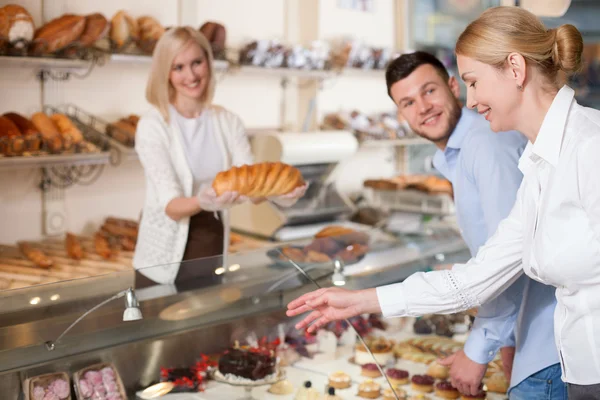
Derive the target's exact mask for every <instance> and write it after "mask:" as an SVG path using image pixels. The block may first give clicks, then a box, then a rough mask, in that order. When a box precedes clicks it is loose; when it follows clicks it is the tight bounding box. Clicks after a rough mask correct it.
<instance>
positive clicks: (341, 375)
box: [329, 371, 352, 389]
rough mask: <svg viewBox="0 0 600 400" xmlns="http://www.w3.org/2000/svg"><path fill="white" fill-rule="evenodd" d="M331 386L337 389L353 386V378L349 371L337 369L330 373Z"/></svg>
mask: <svg viewBox="0 0 600 400" xmlns="http://www.w3.org/2000/svg"><path fill="white" fill-rule="evenodd" d="M329 386H331V387H332V388H336V389H347V388H349V387H350V386H352V380H351V379H350V375H348V374H347V373H345V372H343V371H337V372H334V373H332V374H331V375H329Z"/></svg>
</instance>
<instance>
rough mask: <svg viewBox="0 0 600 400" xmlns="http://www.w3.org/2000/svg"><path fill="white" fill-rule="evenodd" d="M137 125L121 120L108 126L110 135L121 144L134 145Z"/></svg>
mask: <svg viewBox="0 0 600 400" xmlns="http://www.w3.org/2000/svg"><path fill="white" fill-rule="evenodd" d="M135 131H136V128H135V125H133V124H131V123H130V122H129V120H127V119H121V120H119V121H117V122H113V123H112V124H110V125H108V133H109V134H110V135H111V136H112V137H113V138H115V139H117V140H118V141H119V142H121V143H124V144H126V145H133V143H134V142H135Z"/></svg>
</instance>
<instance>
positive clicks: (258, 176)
mask: <svg viewBox="0 0 600 400" xmlns="http://www.w3.org/2000/svg"><path fill="white" fill-rule="evenodd" d="M304 184H305V182H304V179H303V178H302V174H301V173H300V170H298V169H297V168H295V167H292V166H291V165H288V164H284V163H281V162H275V163H270V162H266V163H259V164H254V165H242V166H241V167H233V168H231V169H229V170H227V171H223V172H219V173H218V174H217V176H216V177H215V179H214V181H213V183H212V187H213V189H214V190H215V192H216V194H217V196H220V195H222V194H223V193H225V192H237V193H239V194H240V195H243V196H248V197H254V198H258V197H268V196H279V195H283V194H286V193H289V192H291V191H292V190H294V189H295V188H297V187H299V186H302V185H304Z"/></svg>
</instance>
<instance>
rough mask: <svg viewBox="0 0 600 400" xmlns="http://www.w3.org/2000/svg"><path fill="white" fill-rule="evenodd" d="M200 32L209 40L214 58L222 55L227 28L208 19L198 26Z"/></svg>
mask: <svg viewBox="0 0 600 400" xmlns="http://www.w3.org/2000/svg"><path fill="white" fill-rule="evenodd" d="M200 32H201V33H202V34H203V35H204V36H205V37H206V39H208V41H209V42H210V45H211V47H212V50H213V54H214V56H215V58H219V56H223V55H224V52H225V42H226V40H227V30H226V29H225V27H224V26H223V25H221V24H219V23H218V22H213V21H208V22H205V23H204V24H203V25H202V26H201V27H200Z"/></svg>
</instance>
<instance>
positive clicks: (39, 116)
mask: <svg viewBox="0 0 600 400" xmlns="http://www.w3.org/2000/svg"><path fill="white" fill-rule="evenodd" d="M31 122H33V124H34V125H35V127H36V128H37V130H38V131H39V132H40V133H41V135H42V137H43V138H44V140H45V142H46V143H48V147H49V149H50V151H52V152H57V151H60V150H61V149H62V148H63V143H62V137H61V134H60V131H59V130H58V127H57V126H56V125H55V124H54V122H52V120H51V119H50V118H48V116H47V115H46V114H44V113H42V112H38V113H35V114H33V115H32V116H31Z"/></svg>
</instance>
